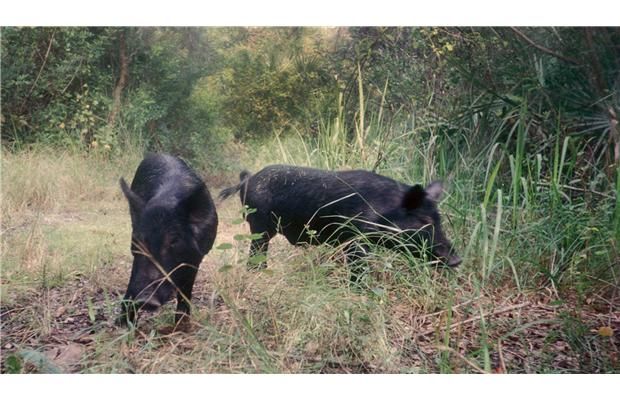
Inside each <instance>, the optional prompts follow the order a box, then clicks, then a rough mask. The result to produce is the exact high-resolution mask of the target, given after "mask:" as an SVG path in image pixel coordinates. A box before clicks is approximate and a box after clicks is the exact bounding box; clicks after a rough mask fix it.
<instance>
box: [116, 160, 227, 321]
mask: <svg viewBox="0 0 620 400" xmlns="http://www.w3.org/2000/svg"><path fill="white" fill-rule="evenodd" d="M120 184H121V189H122V190H123V193H124V194H125V197H127V201H128V202H129V211H130V214H131V226H132V233H131V252H132V253H133V256H134V258H133V265H132V268H131V278H130V279H129V285H128V287H127V292H126V294H125V301H124V302H123V310H122V315H121V317H120V322H121V323H125V322H126V321H127V320H129V321H132V322H135V319H136V310H137V309H140V308H144V309H150V310H154V309H157V308H158V307H159V306H161V305H162V304H164V303H165V302H167V301H169V300H170V299H171V298H172V297H173V296H174V295H175V294H176V295H177V310H176V318H175V320H176V322H177V323H178V322H179V320H180V319H181V318H182V317H183V316H185V315H189V313H190V304H189V300H190V299H191V297H192V287H193V285H194V279H195V278H196V273H197V271H198V267H199V266H200V263H201V261H202V258H203V257H204V255H205V254H207V252H208V251H209V250H210V249H211V246H213V242H214V240H215V235H216V231H217V213H216V211H215V206H214V204H213V200H212V199H211V195H210V194H209V191H208V190H207V187H206V185H205V183H204V182H203V181H202V179H200V178H199V177H198V175H197V174H196V173H195V172H194V171H193V170H192V169H191V168H190V167H189V166H188V165H187V164H186V163H185V162H184V161H183V160H181V159H179V158H177V157H174V156H171V155H167V154H149V155H148V156H147V157H145V159H144V160H143V161H142V162H141V163H140V165H139V166H138V169H137V171H136V175H135V176H134V178H133V182H132V183H131V188H129V187H128V186H127V183H125V180H124V179H122V178H121V180H120Z"/></svg>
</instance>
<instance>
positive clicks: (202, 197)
mask: <svg viewBox="0 0 620 400" xmlns="http://www.w3.org/2000/svg"><path fill="white" fill-rule="evenodd" d="M206 190H207V188H206V187H205V185H204V184H201V185H198V186H196V188H195V189H194V190H193V191H192V193H191V194H190V195H189V196H187V197H186V198H185V199H184V200H183V201H182V202H181V207H182V209H183V210H184V211H185V212H186V213H187V217H188V220H189V223H190V225H191V226H192V232H193V233H194V235H197V236H198V235H199V233H200V230H201V229H202V224H203V223H204V221H205V219H206V218H207V217H208V215H209V213H208V211H209V199H208V196H207V193H206Z"/></svg>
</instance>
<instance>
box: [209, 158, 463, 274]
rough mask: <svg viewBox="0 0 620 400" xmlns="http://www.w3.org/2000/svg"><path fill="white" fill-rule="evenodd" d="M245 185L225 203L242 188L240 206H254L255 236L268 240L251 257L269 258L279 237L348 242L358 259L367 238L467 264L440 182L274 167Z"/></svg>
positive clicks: (257, 242)
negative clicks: (443, 216)
mask: <svg viewBox="0 0 620 400" xmlns="http://www.w3.org/2000/svg"><path fill="white" fill-rule="evenodd" d="M240 181H241V182H240V183H239V184H238V185H236V186H234V187H231V188H228V189H225V190H223V191H222V192H221V193H220V198H222V199H224V198H227V197H229V196H231V195H232V194H234V193H235V192H237V191H239V192H240V197H241V202H242V204H245V205H247V206H248V207H250V208H253V209H256V211H255V212H252V213H250V214H248V216H247V221H248V223H249V224H250V229H251V231H252V233H259V234H262V237H260V238H257V239H254V240H252V242H251V244H250V260H251V259H252V256H255V255H257V254H266V252H267V249H268V246H269V240H270V239H271V238H272V237H273V236H274V235H275V234H276V233H281V234H283V235H284V236H285V237H286V238H287V239H288V241H289V242H290V243H291V244H301V243H331V244H339V243H347V242H348V243H349V245H348V247H347V249H346V252H347V256H348V257H349V259H353V260H355V259H356V258H358V257H359V256H360V255H362V254H363V253H364V252H365V251H366V250H365V246H359V245H358V244H356V243H355V241H352V240H351V239H354V238H355V237H356V236H358V235H364V236H365V237H366V239H367V240H369V241H371V242H374V243H376V244H380V245H383V246H385V247H390V248H401V249H405V248H406V249H407V251H410V252H412V253H413V254H416V255H421V250H420V249H423V248H426V249H427V250H428V253H430V255H431V256H433V257H434V258H435V259H437V260H439V261H441V262H443V263H444V264H447V265H448V266H457V265H458V264H459V263H460V262H461V259H460V258H459V257H458V255H457V254H456V252H455V250H454V248H453V247H452V244H451V243H450V241H449V240H448V239H447V238H446V236H445V235H444V233H443V230H442V228H441V221H440V216H439V212H438V211H437V202H438V201H439V199H440V197H441V195H442V193H443V186H442V184H441V183H440V182H433V183H431V184H430V185H428V186H427V187H426V188H424V187H422V186H421V185H413V186H411V185H407V184H405V183H401V182H398V181H395V180H393V179H390V178H388V177H385V176H381V175H378V174H376V173H373V172H370V171H364V170H355V171H324V170H319V169H314V168H303V167H295V166H288V165H271V166H268V167H265V168H264V169H262V170H261V171H259V172H257V173H256V174H254V175H251V174H250V173H248V172H247V171H244V172H242V173H241V175H240ZM259 267H260V268H264V267H266V263H265V262H261V263H260V264H259Z"/></svg>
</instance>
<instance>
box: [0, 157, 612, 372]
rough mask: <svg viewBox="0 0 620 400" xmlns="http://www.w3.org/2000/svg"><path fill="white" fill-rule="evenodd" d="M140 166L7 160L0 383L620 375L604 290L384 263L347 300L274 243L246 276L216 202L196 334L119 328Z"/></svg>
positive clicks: (225, 206)
mask: <svg viewBox="0 0 620 400" xmlns="http://www.w3.org/2000/svg"><path fill="white" fill-rule="evenodd" d="M138 162H139V157H137V156H128V157H127V159H125V160H121V161H119V162H116V161H115V162H114V163H110V162H107V161H105V160H102V159H97V158H88V157H78V156H73V155H70V154H63V155H60V156H58V157H57V156H56V155H54V154H50V153H43V152H39V153H24V154H17V155H15V154H5V153H3V161H2V163H3V165H2V166H3V168H2V171H3V172H2V178H3V181H2V193H3V202H2V247H3V251H2V307H1V318H2V343H1V346H2V350H3V351H2V372H11V371H14V370H21V371H23V372H36V371H39V372H40V371H48V372H53V371H69V372H139V373H156V372H177V373H186V372H192V373H206V372H226V373H231V372H233V373H234V372H290V373H297V372H310V373H319V372H321V373H367V372H372V373H387V372H392V373H402V372H458V373H460V372H499V373H502V372H508V373H519V372H618V371H620V365H619V360H618V354H619V353H618V346H619V345H620V338H619V336H618V332H620V309H619V306H618V301H616V300H617V297H614V296H616V294H615V292H614V291H613V287H609V286H608V285H602V286H601V291H600V292H599V293H600V296H599V297H596V296H594V295H593V296H591V297H589V298H588V300H587V301H582V300H581V299H578V298H577V297H575V296H570V295H562V296H560V295H559V294H558V292H556V291H554V290H551V289H550V290H535V289H528V288H517V286H516V284H515V282H514V280H511V279H503V280H502V279H496V280H492V282H494V283H493V284H489V283H484V282H483V280H482V279H481V275H480V271H479V270H478V269H479V268H478V266H477V264H476V257H475V255H472V256H471V259H472V260H473V261H470V262H466V263H465V265H463V267H462V268H460V269H459V270H456V271H448V270H443V269H433V268H429V267H428V266H427V265H424V264H423V263H422V262H420V261H416V260H407V259H404V258H402V257H400V256H398V255H396V254H394V253H391V252H380V253H378V254H376V255H375V256H373V257H372V258H371V259H370V260H369V264H370V265H372V267H373V269H372V273H371V274H370V275H369V276H368V277H367V278H366V279H365V281H364V286H363V287H362V288H361V289H360V288H357V289H356V288H351V287H349V285H348V273H347V271H346V270H345V268H344V267H343V266H342V264H341V262H340V257H341V255H340V254H339V253H338V252H334V251H333V250H331V249H328V248H324V247H315V248H309V249H304V248H294V247H292V246H290V245H289V244H288V243H287V242H286V241H285V240H284V239H283V238H278V239H277V240H274V241H273V242H272V245H271V247H270V253H269V262H270V267H269V268H268V269H267V270H265V271H262V272H249V271H247V270H246V269H245V267H244V264H245V258H246V252H247V247H248V243H247V242H246V241H243V240H236V239H235V236H236V235H238V234H243V233H248V229H247V226H246V224H234V223H233V221H234V220H235V219H237V218H238V217H239V209H240V206H239V203H238V201H236V200H228V201H226V202H224V203H221V204H218V213H219V216H220V228H219V231H218V238H217V240H216V244H215V247H214V250H212V251H211V253H210V254H209V255H208V256H207V257H206V258H205V260H204V262H203V265H202V266H201V268H200V270H199V273H198V279H197V282H196V284H195V287H194V298H193V302H194V305H195V309H194V311H193V319H192V330H191V332H189V333H182V332H175V333H172V334H162V333H160V332H162V331H163V329H162V328H165V327H168V326H169V325H170V324H171V323H172V321H173V306H172V305H168V306H166V307H164V309H163V310H161V311H160V312H158V313H156V314H150V315H143V316H142V318H141V320H140V324H139V327H138V329H133V330H132V329H129V330H127V329H120V328H118V327H116V326H115V325H114V324H113V320H114V318H115V316H116V313H117V311H118V301H119V299H120V296H122V293H123V291H124V289H125V287H126V284H127V281H128V277H129V269H130V261H131V259H130V254H129V230H130V222H129V216H128V213H127V207H126V204H125V200H124V199H123V198H122V197H121V194H120V190H119V189H118V187H117V181H118V177H119V176H120V175H121V174H122V175H125V176H126V177H131V176H132V174H133V169H134V168H135V167H136V165H137V163H138ZM212 192H213V193H217V191H216V190H212ZM237 238H238V237H237ZM222 243H231V244H233V248H232V249H227V250H218V249H216V248H217V246H219V245H220V244H222ZM492 273H493V272H491V274H492ZM508 276H510V274H508ZM519 289H520V290H519ZM614 299H616V300H614ZM605 327H611V328H612V331H611V336H609V335H608V334H609V333H610V332H609V331H606V330H604V329H603V330H601V328H605Z"/></svg>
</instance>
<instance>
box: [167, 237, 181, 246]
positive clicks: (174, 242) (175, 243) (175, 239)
mask: <svg viewBox="0 0 620 400" xmlns="http://www.w3.org/2000/svg"><path fill="white" fill-rule="evenodd" d="M169 244H170V247H171V248H173V249H179V248H181V247H183V241H182V240H181V238H178V237H173V238H171V239H170V242H169Z"/></svg>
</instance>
